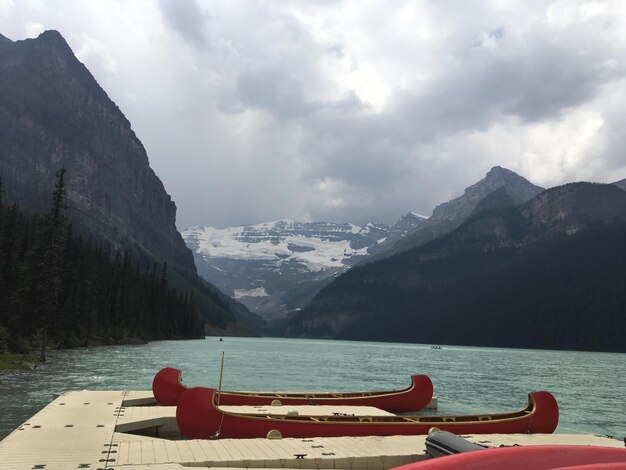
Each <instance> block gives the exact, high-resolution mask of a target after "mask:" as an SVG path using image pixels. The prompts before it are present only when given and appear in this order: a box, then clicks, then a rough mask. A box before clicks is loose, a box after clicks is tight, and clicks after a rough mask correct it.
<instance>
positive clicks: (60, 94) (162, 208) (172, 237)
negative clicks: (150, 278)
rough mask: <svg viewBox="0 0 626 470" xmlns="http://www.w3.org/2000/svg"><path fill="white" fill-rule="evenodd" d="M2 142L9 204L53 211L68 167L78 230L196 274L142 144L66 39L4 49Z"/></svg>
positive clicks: (49, 36) (0, 171) (1, 169)
mask: <svg viewBox="0 0 626 470" xmlns="http://www.w3.org/2000/svg"><path fill="white" fill-rule="evenodd" d="M0 142H2V145H0V176H1V177H2V179H3V182H4V186H5V188H6V197H7V199H8V200H9V201H17V202H19V203H20V206H21V207H22V208H23V209H25V210H30V211H32V212H41V211H43V210H46V209H47V205H48V200H49V194H50V193H51V191H52V187H53V184H54V179H55V174H56V171H57V170H58V169H59V168H60V167H62V166H63V167H65V169H66V170H67V174H66V178H67V194H68V205H69V206H70V208H69V210H68V211H67V212H68V216H69V217H70V218H71V220H72V222H73V223H74V224H75V226H76V227H77V228H78V229H79V230H81V231H85V232H86V233H89V234H92V235H93V236H94V238H96V239H98V240H99V241H101V242H106V243H107V244H108V245H110V246H111V247H112V248H114V249H116V250H128V251H130V252H131V253H132V254H133V255H135V256H139V257H149V258H154V259H158V260H164V261H166V262H167V263H168V264H169V265H170V266H172V267H174V268H176V269H177V270H179V271H180V272H181V273H184V274H186V275H191V276H193V275H195V273H196V269H195V266H194V261H193V256H192V254H191V252H190V251H189V250H188V249H187V248H186V246H185V244H184V242H183V240H182V238H181V236H180V234H179V233H178V230H177V229H176V226H175V219H176V206H175V204H174V202H173V201H172V199H171V197H170V196H169V195H168V194H167V193H166V191H165V188H164V187H163V184H162V183H161V181H160V180H159V178H158V177H157V176H156V175H155V173H154V171H153V170H152V169H151V168H150V166H149V162H148V156H147V155H146V151H145V149H144V147H143V145H142V144H141V142H140V141H139V139H138V138H137V136H136V135H135V133H134V132H133V130H132V128H131V125H130V122H129V121H128V120H127V119H126V117H125V116H124V115H123V114H122V112H121V111H120V109H119V108H118V107H117V106H116V105H115V103H113V101H111V99H110V98H109V97H108V96H107V94H106V93H105V91H104V90H103V89H102V88H101V87H100V86H99V85H98V83H97V82H96V80H95V79H94V77H93V76H92V75H91V73H90V72H89V71H88V70H87V68H86V67H85V66H84V65H83V64H82V63H81V62H79V61H78V59H76V57H75V56H74V54H73V52H72V50H71V49H70V47H69V46H68V44H67V43H66V42H65V40H64V39H63V37H62V36H61V35H60V34H59V33H58V32H56V31H46V32H44V33H42V34H41V35H40V36H39V37H38V38H36V39H26V40H24V41H16V42H12V41H9V40H7V39H6V38H4V39H3V40H2V41H0Z"/></svg>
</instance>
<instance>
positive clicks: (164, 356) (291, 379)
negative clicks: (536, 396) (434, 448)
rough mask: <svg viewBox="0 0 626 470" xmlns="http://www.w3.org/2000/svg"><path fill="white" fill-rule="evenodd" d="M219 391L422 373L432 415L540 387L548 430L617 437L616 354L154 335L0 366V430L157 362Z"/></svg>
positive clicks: (521, 398) (141, 386) (620, 392)
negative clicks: (62, 396) (550, 413)
mask: <svg viewBox="0 0 626 470" xmlns="http://www.w3.org/2000/svg"><path fill="white" fill-rule="evenodd" d="M222 352H224V353H225V363H224V374H223V385H222V386H223V388H224V389H225V390H316V391H321V390H336V391H364V390H381V389H391V388H402V387H406V386H407V385H408V384H409V381H410V375H411V374H413V373H424V374H427V375H428V376H430V378H431V379H432V381H433V383H434V386H435V395H436V396H437V397H438V399H439V410H438V411H437V413H439V414H462V413H478V412H481V413H482V412H489V411H491V412H495V411H513V410H517V409H521V408H523V407H524V406H525V405H526V403H527V394H528V392H531V391H534V390H549V391H550V392H552V393H553V394H554V396H555V397H556V399H557V401H558V403H559V407H560V422H559V427H558V429H557V432H558V433H594V434H600V435H611V436H615V437H618V438H620V439H623V438H624V436H626V354H608V353H589V352H573V351H540V350H525V349H496V348H470V347H460V346H443V347H442V349H432V348H431V346H430V345H419V344H394V343H369V342H349V341H324V340H295V339H276V338H224V340H223V341H219V339H218V338H214V337H210V338H206V339H205V340H195V341H160V342H154V343H150V344H148V345H144V346H105V347H97V348H91V349H75V350H67V351H56V352H53V353H51V354H50V356H49V361H48V362H47V363H46V364H43V365H41V366H38V367H37V369H36V370H35V371H33V372H10V371H0V438H4V437H5V436H6V435H7V434H9V433H10V432H11V431H12V430H13V429H15V428H16V427H17V426H19V425H20V424H21V423H22V422H24V421H25V420H27V419H28V418H29V417H30V416H32V415H33V414H35V413H36V412H37V411H38V410H39V409H40V408H42V407H43V406H44V405H46V404H47V403H49V402H50V401H51V399H52V394H53V393H55V392H62V391H66V390H83V389H89V390H148V389H150V387H151V384H152V378H153V377H154V374H155V373H156V372H157V371H158V370H159V369H160V368H161V367H164V366H172V367H177V368H179V369H182V370H183V371H184V376H183V380H184V382H185V384H186V385H188V386H191V385H203V386H210V387H217V384H218V381H219V369H220V358H221V353H222Z"/></svg>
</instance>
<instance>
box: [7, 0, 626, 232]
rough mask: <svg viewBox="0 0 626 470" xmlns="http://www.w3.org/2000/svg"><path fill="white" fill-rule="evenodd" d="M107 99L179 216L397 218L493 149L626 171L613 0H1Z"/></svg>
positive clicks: (580, 168) (547, 165) (464, 180)
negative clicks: (49, 35)
mask: <svg viewBox="0 0 626 470" xmlns="http://www.w3.org/2000/svg"><path fill="white" fill-rule="evenodd" d="M45 29H57V30H59V31H60V32H61V34H63V36H64V37H65V38H66V40H67V41H68V43H69V44H70V46H71V47H72V49H73V50H74V52H75V53H76V55H77V56H78V58H79V59H80V60H81V61H82V62H83V63H85V65H86V66H87V67H88V68H89V69H90V70H91V72H92V73H93V75H94V76H95V77H96V79H97V80H98V82H99V83H100V84H101V85H102V87H103V88H104V89H105V90H106V91H107V93H108V94H109V96H110V97H111V98H112V99H113V100H114V101H115V102H116V103H117V104H118V105H119V106H120V108H121V109H122V111H123V112H124V113H125V114H126V116H127V117H128V118H129V120H130V121H131V123H132V125H133V128H134V129H135V131H136V132H137V135H138V136H139V138H140V139H141V140H142V141H143V143H144V145H145V147H146V149H147V151H148V155H149V158H150V162H151V165H152V167H153V168H154V170H155V171H156V173H157V174H158V175H159V176H160V177H161V179H162V180H163V182H164V184H165V187H166V189H167V190H168V192H169V193H170V194H171V195H172V196H173V198H174V200H175V201H176V203H177V206H178V226H179V228H185V227H187V226H190V225H199V224H203V225H212V226H215V227H224V226H228V225H239V224H248V223H257V222H262V221H269V220H276V219H279V218H291V219H295V220H303V221H305V220H328V221H337V222H344V221H350V222H354V223H363V222H367V221H378V222H387V223H389V222H393V221H394V220H395V219H397V218H398V217H399V216H400V215H402V214H404V213H406V212H408V211H410V210H412V211H416V212H419V213H424V214H430V213H431V211H432V209H433V207H434V206H435V205H436V204H438V203H440V202H443V201H445V200H448V199H450V198H452V197H454V196H457V195H459V194H461V193H462V191H463V188H465V187H466V186H468V185H470V184H472V183H474V182H475V181H477V180H479V179H480V178H482V177H483V176H484V174H485V173H486V172H487V171H488V170H489V168H491V167H492V166H494V165H501V166H504V167H507V168H510V169H512V170H514V171H516V172H518V173H520V174H522V175H523V176H525V177H527V178H528V179H530V180H531V181H533V182H534V183H536V184H540V185H542V186H552V185H556V184H560V183H564V182H569V181H577V180H593V181H600V182H612V181H616V180H619V179H622V178H625V177H626V153H625V151H624V149H626V131H624V123H625V122H626V2H623V1H620V0H616V1H613V2H612V1H606V2H605V1H588V2H585V1H582V0H572V1H553V2H551V1H539V0H537V1H532V2H528V1H524V0H520V1H511V0H494V1H487V0H480V1H478V0H477V1H475V2H469V1H465V0H458V1H444V0H432V1H419V0H409V1H402V0H393V1H385V0H379V1H376V2H374V1H366V0H354V1H339V0H337V1H333V0H316V1H314V0H308V1H292V0H275V1H270V0H268V1H254V0H241V1H237V0H227V1H223V0H222V1H218V0H215V1H212V0H207V1H204V0H196V1H194V0H160V1H157V0H155V1H147V0H133V1H127V0H106V1H105V0H102V1H98V0H91V1H84V0H75V1H63V0H59V1H54V2H52V1H50V2H46V1H43V0H0V32H1V33H2V34H4V35H5V36H8V37H9V38H11V39H13V40H18V39H24V38H27V37H35V36H37V35H38V34H39V33H40V32H41V31H43V30H45Z"/></svg>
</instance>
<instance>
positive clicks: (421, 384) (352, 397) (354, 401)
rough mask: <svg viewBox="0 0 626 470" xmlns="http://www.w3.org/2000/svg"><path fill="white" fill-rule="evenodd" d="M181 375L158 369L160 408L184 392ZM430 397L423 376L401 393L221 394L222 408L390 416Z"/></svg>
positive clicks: (156, 390)
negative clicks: (306, 408)
mask: <svg viewBox="0 0 626 470" xmlns="http://www.w3.org/2000/svg"><path fill="white" fill-rule="evenodd" d="M181 376H182V372H181V371H180V370H178V369H174V368H172V367H166V368H165V369H161V370H160V371H159V372H158V373H157V374H156V375H155V376H154V380H153V381H152V393H154V397H155V398H156V400H157V402H159V404H160V405H164V406H174V405H177V404H178V400H179V399H180V397H181V395H182V394H183V393H184V392H185V390H187V387H185V386H184V385H183V384H182V382H181ZM432 397H433V383H432V382H431V381H430V379H429V378H428V376H426V375H414V376H412V377H411V385H409V386H408V387H407V388H405V389H402V390H397V391H396V390H389V391H384V392H352V393H350V392H349V393H317V392H311V393H304V392H302V393H281V392H225V391H222V392H221V394H220V401H219V402H220V404H221V405H270V404H271V403H272V402H273V401H274V400H279V401H280V402H281V404H283V405H337V406H340V405H341V406H343V405H354V406H373V407H376V408H379V409H381V410H385V411H389V412H390V413H407V412H410V411H419V410H421V409H422V408H424V407H426V405H428V403H430V400H431V399H432Z"/></svg>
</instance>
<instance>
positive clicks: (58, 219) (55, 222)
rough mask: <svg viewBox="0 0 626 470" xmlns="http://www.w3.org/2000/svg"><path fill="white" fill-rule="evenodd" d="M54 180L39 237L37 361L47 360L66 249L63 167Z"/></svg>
mask: <svg viewBox="0 0 626 470" xmlns="http://www.w3.org/2000/svg"><path fill="white" fill-rule="evenodd" d="M56 176H57V181H56V184H55V186H54V191H53V193H52V206H51V208H50V211H49V212H48V214H47V215H46V217H45V218H44V220H43V226H42V230H41V232H40V234H41V238H40V243H41V247H42V249H41V254H42V257H41V270H40V282H39V286H40V290H39V296H40V297H39V298H40V302H39V306H38V310H39V312H38V313H39V317H40V321H41V352H40V360H41V361H42V362H45V360H46V348H47V347H48V328H49V326H50V324H51V322H52V321H53V320H54V317H55V316H56V314H57V311H58V301H59V296H60V294H61V282H62V261H63V251H64V248H65V236H66V232H65V216H64V215H63V210H64V209H65V208H66V206H65V194H66V188H65V168H61V169H60V170H59V171H58V172H57V175H56Z"/></svg>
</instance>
